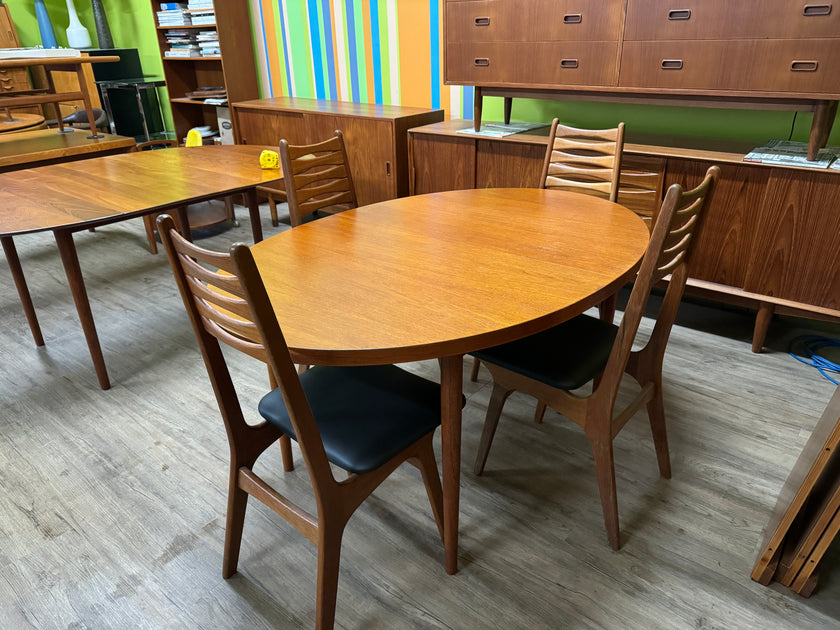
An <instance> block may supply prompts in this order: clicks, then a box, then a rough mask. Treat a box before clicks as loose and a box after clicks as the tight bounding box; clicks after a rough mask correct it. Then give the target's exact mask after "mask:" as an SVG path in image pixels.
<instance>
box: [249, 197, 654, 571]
mask: <svg viewBox="0 0 840 630" xmlns="http://www.w3.org/2000/svg"><path fill="white" fill-rule="evenodd" d="M647 242H648V229H647V227H646V226H645V224H644V222H643V221H642V219H641V218H640V217H638V216H637V215H636V214H634V213H633V212H631V211H630V210H628V209H627V208H624V207H623V206H620V205H618V204H615V203H611V202H609V201H606V200H603V199H599V198H596V197H592V196H588V195H583V194H579V193H571V192H561V191H554V190H541V189H518V188H499V189H478V190H459V191H448V192H441V193H433V194H428V195H418V196H414V197H404V198H400V199H394V200H390V201H384V202H380V203H376V204H372V205H369V206H363V207H361V208H358V209H355V210H349V211H347V212H343V213H341V214H337V215H334V216H329V217H325V218H323V219H319V220H317V221H313V222H311V223H306V224H304V225H301V226H299V227H296V228H294V229H292V230H288V231H286V232H283V233H281V234H277V235H275V236H272V237H271V238H269V239H267V240H265V241H262V242H261V243H257V244H256V245H254V246H253V248H252V252H253V255H254V258H255V260H256V262H257V265H258V267H259V269H260V274H261V275H262V278H263V281H264V283H265V286H266V290H267V291H268V294H269V297H270V298H271V302H272V306H273V307H274V311H275V314H276V316H277V320H278V321H279V323H280V326H281V328H282V330H283V333H284V335H285V337H286V341H287V343H288V345H289V348H290V350H291V352H292V355H293V358H294V359H295V361H297V362H299V363H307V364H316V365H319V364H320V365H366V364H384V363H403V362H407V361H418V360H424V359H432V358H436V359H438V360H439V361H440V366H441V385H442V391H441V411H442V426H441V444H442V454H443V456H442V459H443V461H442V466H443V493H444V531H445V535H444V546H445V551H446V571H447V572H448V573H454V572H455V571H456V570H457V545H458V501H459V482H460V451H461V444H460V441H461V391H462V385H463V375H462V369H463V367H462V364H463V355H464V354H468V353H470V352H474V351H475V350H479V349H481V348H485V347H488V346H492V345H496V344H500V343H506V342H509V341H513V340H515V339H519V338H522V337H525V336H527V335H530V334H533V333H536V332H540V331H542V330H545V329H547V328H549V327H551V326H553V325H556V324H559V323H562V322H564V321H566V320H568V319H570V318H572V317H574V316H576V315H578V314H580V313H582V312H583V311H585V310H587V309H588V308H590V307H592V306H594V305H596V304H598V303H600V302H601V301H602V300H603V299H605V298H606V297H608V296H610V295H612V294H613V293H615V292H616V291H617V290H618V289H619V288H620V287H621V286H622V285H624V284H625V283H626V282H628V281H630V280H631V279H632V278H633V275H634V274H635V271H636V267H637V265H638V263H639V261H640V260H641V257H642V255H643V254H644V251H645V248H646V246H647Z"/></svg>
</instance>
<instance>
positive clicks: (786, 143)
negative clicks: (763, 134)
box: [744, 140, 840, 170]
mask: <svg viewBox="0 0 840 630" xmlns="http://www.w3.org/2000/svg"><path fill="white" fill-rule="evenodd" d="M838 158H840V147H825V148H824V149H820V150H819V151H818V152H817V159H816V160H809V159H808V143H807V142H795V141H792V140H769V141H768V142H766V143H764V144H763V145H762V146H760V147H756V148H755V149H753V150H752V151H750V152H749V153H747V154H746V155H745V156H744V162H759V163H761V164H774V165H776V166H804V167H807V168H826V169H831V170H840V159H838Z"/></svg>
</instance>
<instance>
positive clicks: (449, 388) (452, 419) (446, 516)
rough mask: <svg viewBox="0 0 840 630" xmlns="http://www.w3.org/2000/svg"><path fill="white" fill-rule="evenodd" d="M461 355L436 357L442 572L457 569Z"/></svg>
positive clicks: (461, 383) (461, 394)
mask: <svg viewBox="0 0 840 630" xmlns="http://www.w3.org/2000/svg"><path fill="white" fill-rule="evenodd" d="M463 364H464V357H463V355H457V356H453V357H443V358H441V359H440V384H441V392H440V398H441V405H440V410H441V434H440V439H441V453H442V456H441V459H442V468H443V548H444V553H445V556H446V563H445V567H446V572H447V573H448V574H450V575H453V574H454V573H455V572H456V571H458V513H459V501H460V494H461V397H462V396H463V380H464V376H463V373H462V370H463Z"/></svg>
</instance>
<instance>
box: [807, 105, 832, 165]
mask: <svg viewBox="0 0 840 630" xmlns="http://www.w3.org/2000/svg"><path fill="white" fill-rule="evenodd" d="M836 115H837V101H819V102H817V105H816V106H815V107H814V120H813V121H812V122H811V135H810V136H809V138H808V159H809V160H816V159H817V153H818V152H819V150H820V149H822V148H823V147H824V146H825V143H826V142H828V136H829V134H830V133H831V127H832V125H833V124H834V117H835V116H836Z"/></svg>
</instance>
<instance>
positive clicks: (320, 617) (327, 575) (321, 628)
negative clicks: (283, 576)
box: [315, 518, 344, 630]
mask: <svg viewBox="0 0 840 630" xmlns="http://www.w3.org/2000/svg"><path fill="white" fill-rule="evenodd" d="M327 520H328V519H326V518H322V519H319V523H320V525H319V528H318V589H317V595H316V602H315V628H316V629H317V630H332V628H333V625H334V624H335V603H336V601H335V600H336V597H337V595H338V570H339V565H340V563H341V537H342V535H343V534H344V523H341V524H340V525H335V524H334V522H333V523H332V525H331V526H329V525H327V524H326V522H327Z"/></svg>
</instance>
